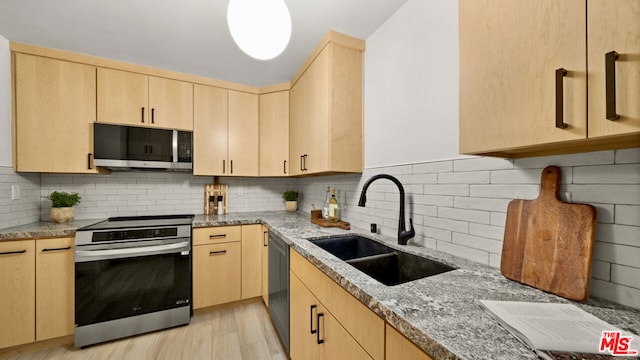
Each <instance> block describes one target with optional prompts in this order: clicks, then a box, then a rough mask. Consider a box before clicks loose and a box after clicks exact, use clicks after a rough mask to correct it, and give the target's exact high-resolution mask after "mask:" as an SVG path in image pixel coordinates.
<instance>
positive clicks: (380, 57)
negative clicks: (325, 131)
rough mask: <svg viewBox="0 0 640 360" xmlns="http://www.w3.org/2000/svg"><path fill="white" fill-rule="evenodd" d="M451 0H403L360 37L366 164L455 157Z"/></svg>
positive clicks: (455, 53)
mask: <svg viewBox="0 0 640 360" xmlns="http://www.w3.org/2000/svg"><path fill="white" fill-rule="evenodd" d="M458 73H459V70H458V2H457V1H451V0H429V1H424V0H409V1H407V3H406V4H405V5H403V6H402V7H401V8H400V9H399V10H398V11H397V12H396V13H395V14H394V15H393V16H391V17H390V18H389V20H387V21H386V22H385V23H384V24H383V25H382V26H381V27H380V28H379V29H378V30H376V32H375V33H373V34H372V35H371V36H370V37H369V38H368V39H367V50H366V52H365V85H364V92H365V105H364V116H365V119H366V120H365V124H366V125H365V167H366V168H371V167H378V166H388V165H397V164H407V163H415V162H421V161H431V160H439V159H452V158H457V157H460V155H459V154H458V78H459V76H458Z"/></svg>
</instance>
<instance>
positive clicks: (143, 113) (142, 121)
mask: <svg viewBox="0 0 640 360" xmlns="http://www.w3.org/2000/svg"><path fill="white" fill-rule="evenodd" d="M142 123H143V124H144V106H143V107H142Z"/></svg>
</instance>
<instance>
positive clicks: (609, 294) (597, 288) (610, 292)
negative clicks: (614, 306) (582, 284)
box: [590, 279, 640, 309]
mask: <svg viewBox="0 0 640 360" xmlns="http://www.w3.org/2000/svg"><path fill="white" fill-rule="evenodd" d="M590 289H591V291H590V293H591V295H592V296H595V297H599V298H603V299H607V300H610V301H613V302H616V303H618V304H621V305H626V306H630V307H634V308H636V309H638V308H640V306H639V305H638V304H640V290H638V289H636V288H632V287H629V286H624V285H620V284H615V283H612V282H608V281H602V280H598V279H592V280H591V288H590Z"/></svg>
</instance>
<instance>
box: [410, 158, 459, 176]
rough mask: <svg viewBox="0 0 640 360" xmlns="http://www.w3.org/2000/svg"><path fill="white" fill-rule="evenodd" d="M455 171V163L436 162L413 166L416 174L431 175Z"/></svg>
mask: <svg viewBox="0 0 640 360" xmlns="http://www.w3.org/2000/svg"><path fill="white" fill-rule="evenodd" d="M451 171H453V161H451V160H449V161H436V162H430V163H420V164H414V165H413V173H414V174H430V173H442V172H451Z"/></svg>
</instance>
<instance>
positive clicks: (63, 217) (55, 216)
mask: <svg viewBox="0 0 640 360" xmlns="http://www.w3.org/2000/svg"><path fill="white" fill-rule="evenodd" d="M75 216H76V208H74V207H61V208H51V211H49V218H50V219H51V221H52V222H54V223H58V224H63V223H70V222H72V221H73V218H74V217H75Z"/></svg>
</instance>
